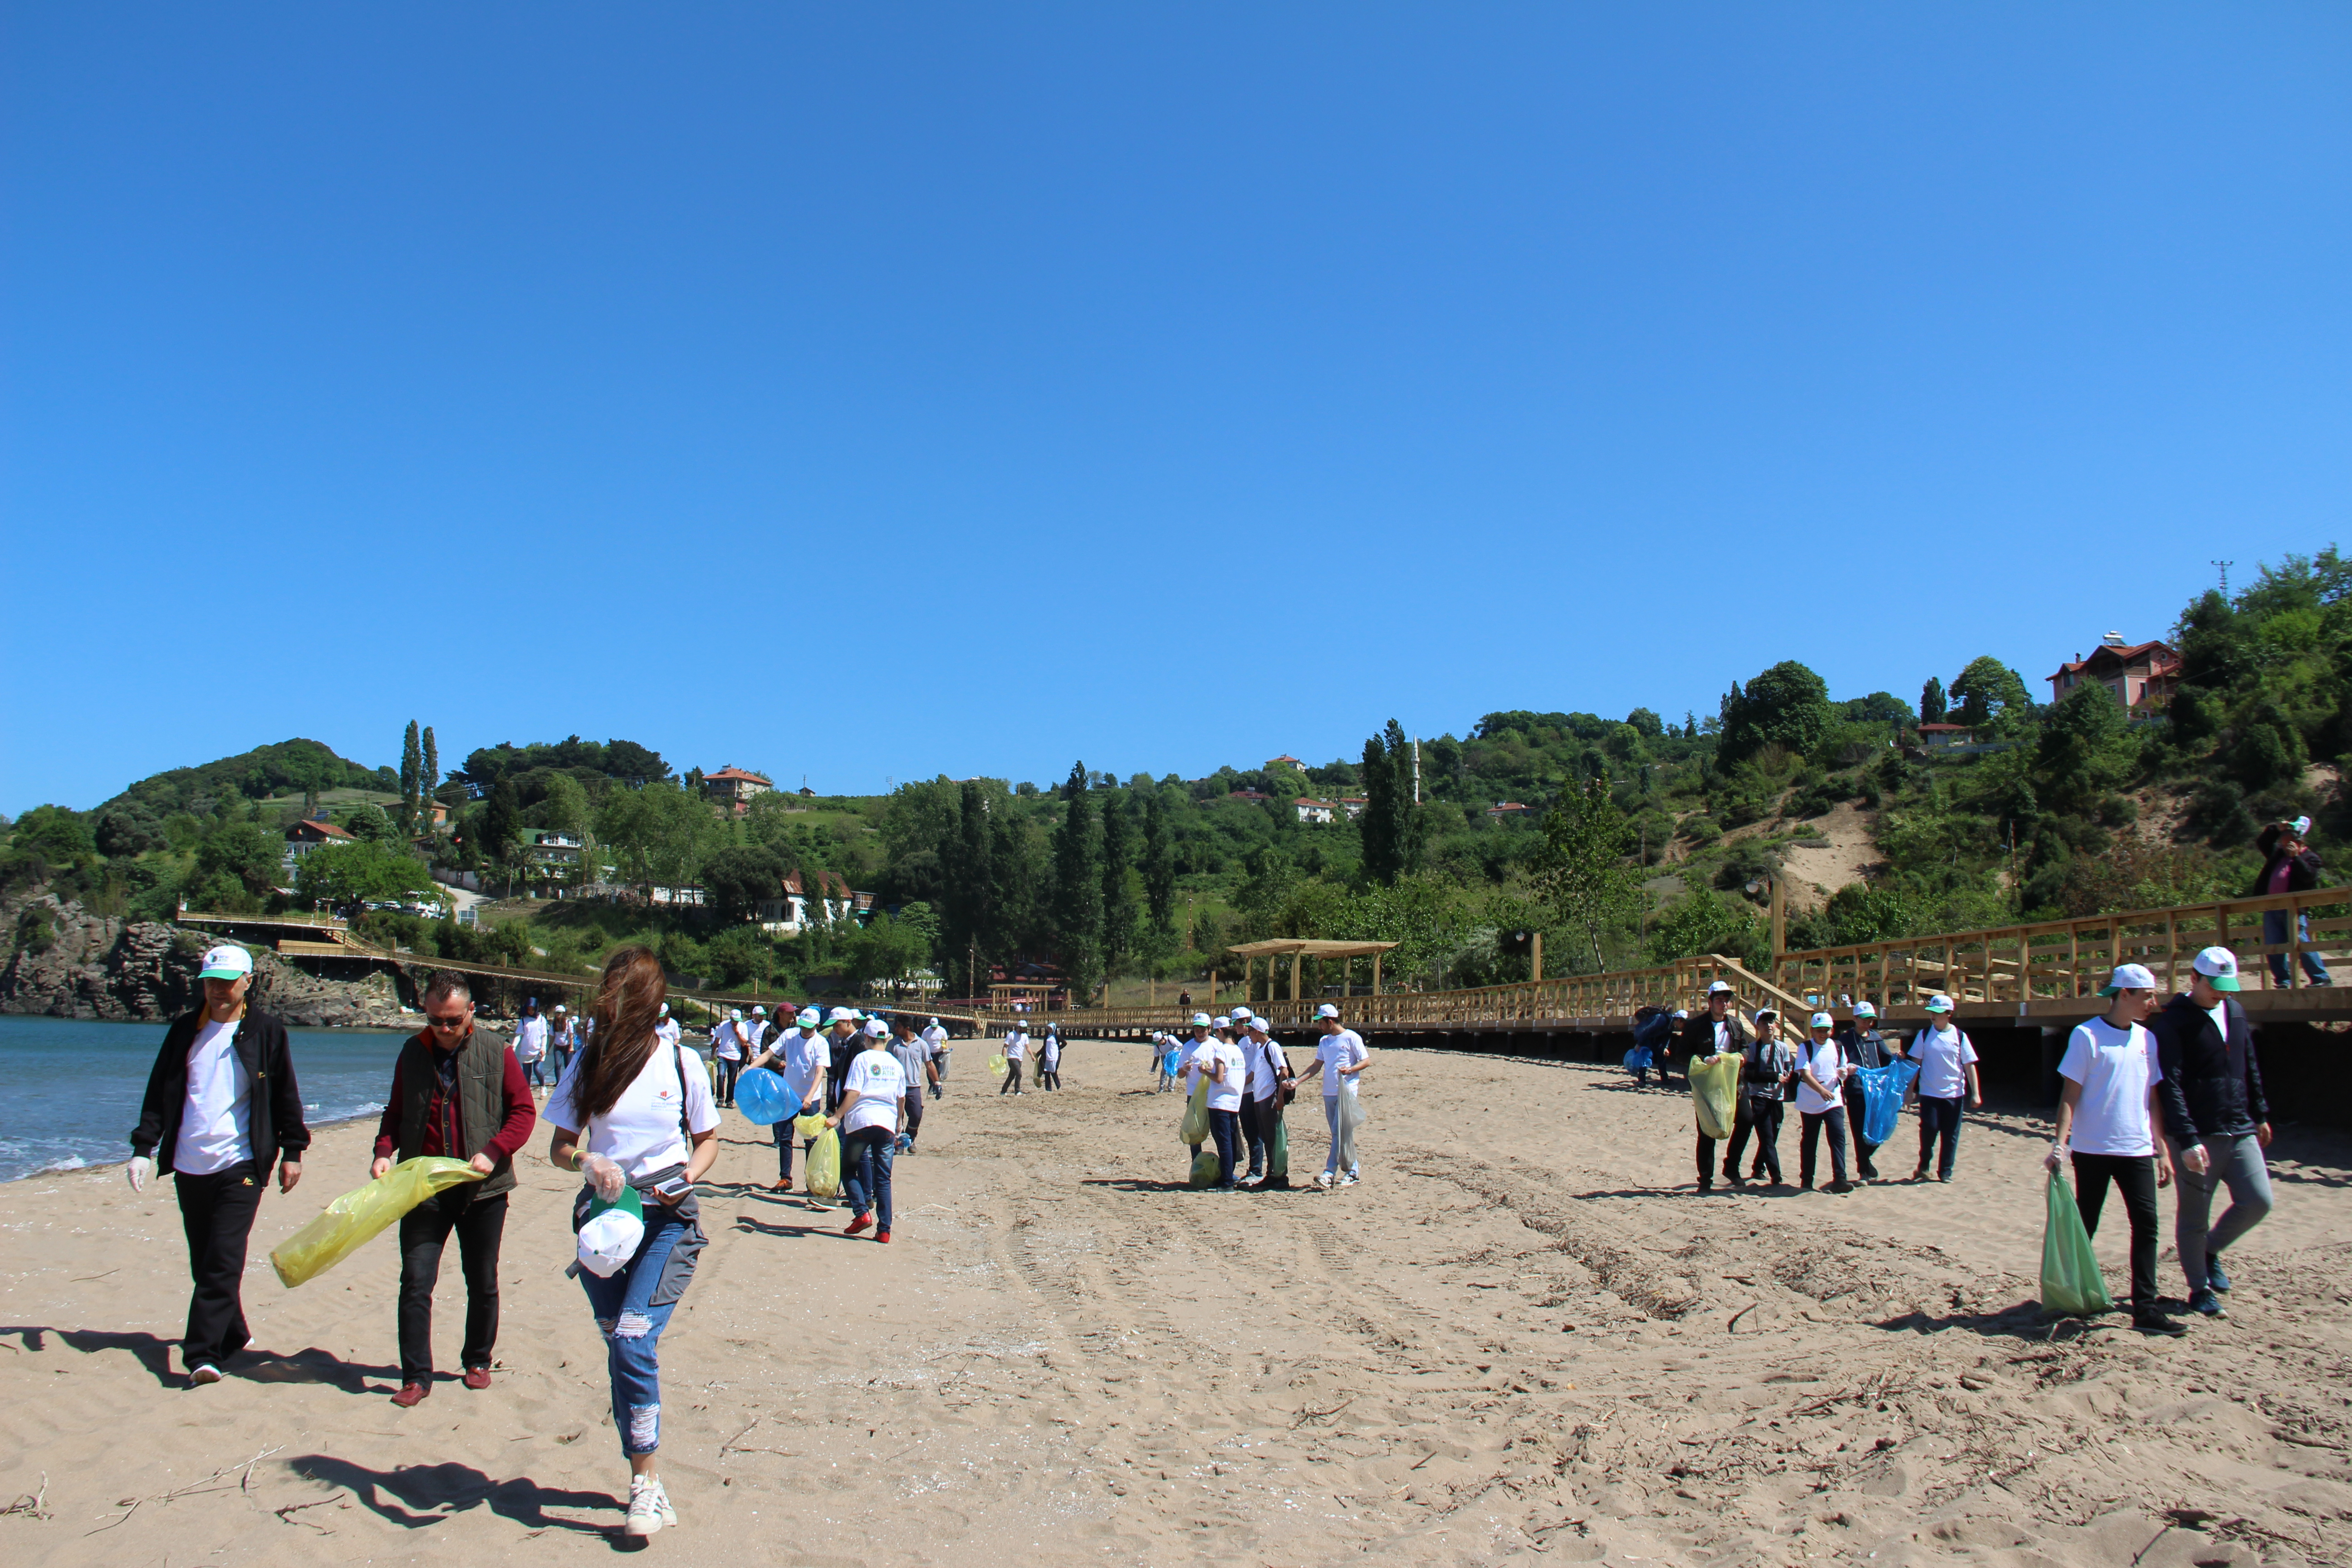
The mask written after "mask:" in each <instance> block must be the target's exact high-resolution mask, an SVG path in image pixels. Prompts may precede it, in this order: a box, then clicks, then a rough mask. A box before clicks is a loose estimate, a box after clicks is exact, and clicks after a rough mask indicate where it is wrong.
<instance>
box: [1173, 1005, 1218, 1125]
mask: <svg viewBox="0 0 2352 1568" xmlns="http://www.w3.org/2000/svg"><path fill="white" fill-rule="evenodd" d="M1213 1027H1214V1026H1213V1025H1212V1024H1211V1023H1210V1022H1209V1016H1208V1015H1207V1014H1206V1013H1195V1014H1193V1015H1192V1035H1191V1037H1189V1038H1186V1039H1183V1040H1179V1041H1177V1042H1175V1047H1176V1071H1177V1072H1178V1073H1179V1074H1180V1075H1181V1077H1182V1078H1183V1080H1184V1098H1185V1100H1188V1101H1189V1100H1191V1099H1192V1090H1193V1088H1194V1087H1195V1086H1196V1085H1198V1084H1199V1083H1200V1081H1201V1057H1202V1052H1204V1051H1209V1050H1213V1049H1214V1048H1215V1047H1216V1044H1217V1037H1216V1036H1214V1035H1213V1034H1212V1033H1210V1030H1211V1029H1212V1028H1213ZM1190 1147H1191V1149H1192V1158H1193V1159H1195V1160H1198V1159H1199V1158H1200V1157H1201V1148H1202V1145H1200V1144H1198V1143H1194V1144H1192V1145H1190Z"/></svg>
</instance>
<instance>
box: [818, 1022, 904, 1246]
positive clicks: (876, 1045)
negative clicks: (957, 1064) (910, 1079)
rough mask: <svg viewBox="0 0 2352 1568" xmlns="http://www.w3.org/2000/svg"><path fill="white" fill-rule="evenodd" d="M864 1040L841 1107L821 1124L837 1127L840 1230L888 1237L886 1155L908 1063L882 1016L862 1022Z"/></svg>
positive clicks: (894, 1136) (892, 1146)
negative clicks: (843, 1201) (845, 1200)
mask: <svg viewBox="0 0 2352 1568" xmlns="http://www.w3.org/2000/svg"><path fill="white" fill-rule="evenodd" d="M865 1044H866V1048H865V1049H864V1050H862V1051H860V1052H858V1053H857V1054H856V1056H855V1057H852V1058H850V1060H849V1080H848V1083H847V1084H846V1086H845V1088H844V1089H843V1090H842V1095H841V1109H840V1110H836V1111H835V1112H834V1113H833V1114H832V1115H831V1116H829V1117H827V1118H825V1123H824V1124H825V1125H826V1126H827V1127H837V1128H839V1129H841V1185H842V1190H843V1192H845V1193H846V1194H848V1197H849V1208H850V1220H849V1224H848V1226H846V1227H845V1229H844V1230H843V1231H842V1234H843V1235H844V1236H857V1235H860V1234H862V1233H863V1232H865V1231H866V1230H869V1229H870V1230H872V1231H873V1232H874V1239H875V1240H877V1241H887V1240H889V1239H890V1158H891V1154H892V1152H894V1151H895V1150H896V1149H897V1148H898V1111H899V1110H900V1108H901V1107H903V1106H904V1105H905V1104H906V1101H907V1069H906V1068H903V1067H901V1066H899V1065H898V1058H896V1057H894V1056H892V1055H891V1054H890V1026H889V1025H887V1024H886V1023H884V1022H883V1021H882V1020H881V1019H879V1018H874V1019H869V1020H868V1021H867V1022H866V1040H865ZM877 1219H878V1220H879V1221H880V1224H879V1225H877V1224H876V1221H877Z"/></svg>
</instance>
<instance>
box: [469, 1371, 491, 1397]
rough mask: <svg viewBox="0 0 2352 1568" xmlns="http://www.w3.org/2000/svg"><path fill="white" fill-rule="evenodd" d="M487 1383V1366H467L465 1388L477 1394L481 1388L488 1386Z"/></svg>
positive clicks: (488, 1372)
mask: <svg viewBox="0 0 2352 1568" xmlns="http://www.w3.org/2000/svg"><path fill="white" fill-rule="evenodd" d="M489 1385H490V1369H489V1368H488V1367H486V1366H469V1367H467V1369H466V1386H467V1388H470V1389H472V1390H473V1391H474V1392H475V1393H477V1394H478V1393H480V1392H481V1391H482V1390H483V1389H485V1388H488V1387H489Z"/></svg>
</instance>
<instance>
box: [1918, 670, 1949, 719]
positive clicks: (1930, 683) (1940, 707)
mask: <svg viewBox="0 0 2352 1568" xmlns="http://www.w3.org/2000/svg"><path fill="white" fill-rule="evenodd" d="M1945 711H1946V710H1945V707H1944V683H1943V682H1942V681H1940V680H1938V679H1936V678H1935V677H1934V676H1932V675H1931V676H1929V677H1928V678H1927V685H1925V686H1923V687H1921V688H1920V689H1919V722H1921V723H1922V724H1940V723H1942V722H1943V721H1944V713H1945Z"/></svg>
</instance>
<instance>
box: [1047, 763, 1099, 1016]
mask: <svg viewBox="0 0 2352 1568" xmlns="http://www.w3.org/2000/svg"><path fill="white" fill-rule="evenodd" d="M1062 802H1063V805H1062V821H1061V824H1060V826H1057V827H1056V828H1055V830H1054V891H1053V898H1052V901H1051V903H1050V904H1049V906H1048V913H1049V914H1050V916H1051V917H1052V921H1053V938H1054V948H1055V952H1056V953H1057V954H1058V955H1059V956H1060V958H1061V961H1062V972H1063V973H1065V974H1066V975H1068V976H1069V980H1070V995H1071V998H1072V999H1073V1000H1074V1001H1085V1000H1087V999H1089V998H1091V997H1092V996H1093V995H1094V988H1095V982H1096V981H1097V979H1098V978H1099V977H1100V975H1101V973H1102V920H1103V898H1102V865H1101V861H1100V858H1099V857H1098V856H1097V851H1096V847H1095V814H1094V810H1093V807H1092V805H1090V803H1089V801H1088V799H1087V767H1086V764H1085V763H1076V764H1074V765H1073V766H1072V767H1071V769H1070V776H1069V780H1068V782H1067V783H1066V784H1063V785H1062Z"/></svg>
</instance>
